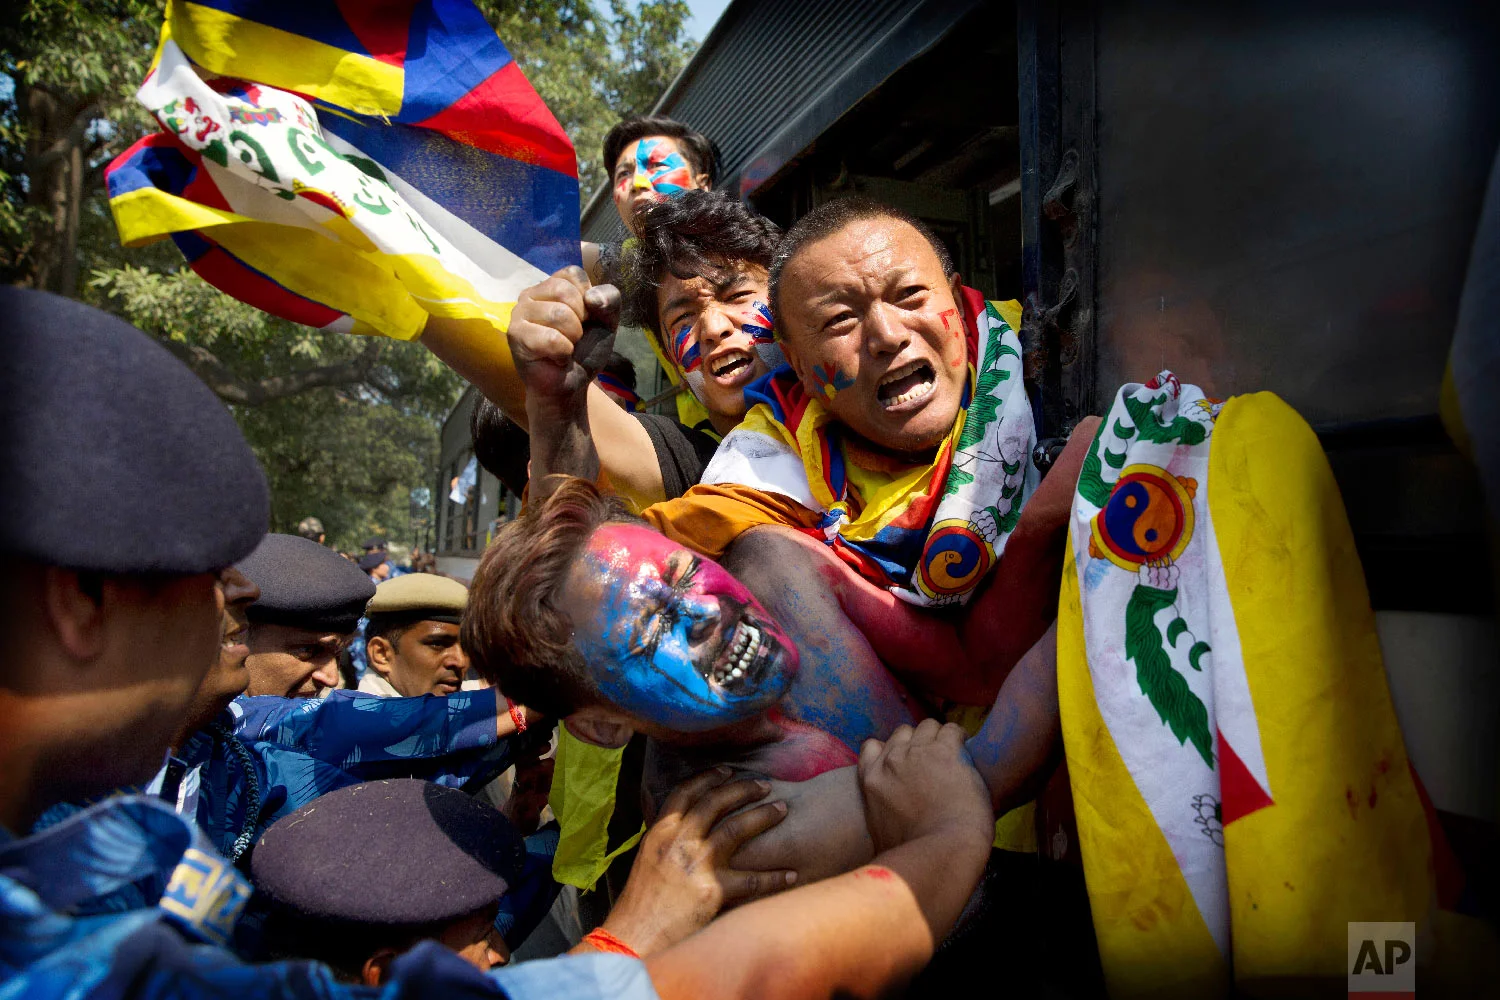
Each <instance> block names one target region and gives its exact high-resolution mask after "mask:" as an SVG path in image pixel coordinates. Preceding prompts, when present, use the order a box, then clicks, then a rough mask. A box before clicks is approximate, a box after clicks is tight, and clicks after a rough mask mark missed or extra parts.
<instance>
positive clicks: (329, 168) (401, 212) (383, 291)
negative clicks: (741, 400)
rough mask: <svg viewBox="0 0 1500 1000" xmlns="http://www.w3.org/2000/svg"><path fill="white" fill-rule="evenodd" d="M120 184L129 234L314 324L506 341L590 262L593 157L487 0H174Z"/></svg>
mask: <svg viewBox="0 0 1500 1000" xmlns="http://www.w3.org/2000/svg"><path fill="white" fill-rule="evenodd" d="M137 97H138V98H139V100H140V101H141V103H142V104H143V105H145V107H146V108H147V109H148V110H149V111H150V112H151V113H152V114H153V115H154V116H155V117H156V119H157V121H158V122H159V123H160V124H161V127H162V131H161V132H160V133H157V134H155V135H151V136H148V137H146V138H145V139H142V140H141V141H140V142H137V143H136V144H135V145H133V146H131V147H130V148H129V149H127V150H126V151H125V152H124V153H122V154H120V156H118V157H117V158H116V159H115V160H114V161H113V162H112V163H111V164H110V166H109V168H108V169H107V171H106V173H105V182H106V185H107V187H108V190H109V197H110V208H111V210H112V211H113V213H114V217H115V223H116V226H117V227H118V228H119V231H120V237H121V240H122V241H123V242H124V243H126V244H127V245H136V244H140V243H144V242H149V241H151V240H155V239H159V238H161V237H163V236H170V237H171V238H172V239H173V240H174V241H175V242H176V243H177V245H178V247H179V248H180V249H181V250H182V252H183V254H184V255H185V256H186V257H187V259H188V262H189V263H190V265H191V266H192V268H193V269H194V270H195V271H197V272H198V274H200V275H201V276H202V277H203V278H204V279H205V280H207V281H208V282H209V283H210V284H212V285H214V286H216V287H218V288H219V289H221V290H223V291H225V292H227V293H228V294H230V295H233V296H235V297H236V298H238V299H241V300H243V301H245V302H248V303H250V304H251V305H254V306H257V307H258V308H261V309H264V310H265V311H266V312H269V313H272V314H274V315H277V316H281V317H283V318H285V319H290V320H293V321H294V322H298V323H304V324H307V325H309V326H314V327H321V328H325V329H334V330H348V331H352V332H355V333H371V334H382V335H384V336H388V337H395V338H398V339H411V338H413V337H416V336H417V335H419V334H420V333H421V331H422V329H423V326H424V325H425V324H426V321H427V317H428V316H429V315H437V316H444V317H449V318H454V319H464V320H475V321H480V322H485V323H488V324H491V325H493V326H494V327H496V328H497V329H500V330H504V329H505V327H506V326H507V325H508V323H509V318H510V311H511V308H512V306H513V304H514V302H515V300H516V298H517V296H518V295H519V293H520V291H521V290H522V289H524V288H526V287H527V286H529V285H531V284H534V283H535V282H537V281H539V280H541V279H542V278H543V277H544V276H545V275H547V274H549V273H551V272H553V271H555V270H557V269H558V268H561V267H564V266H566V265H568V264H576V263H578V256H579V248H578V168H577V161H576V158H575V157H574V154H573V147H572V145H571V144H570V143H569V141H568V138H567V136H566V134H565V133H564V132H563V130H562V128H561V127H560V126H559V125H558V124H557V121H556V119H554V118H553V116H552V114H551V112H549V111H548V110H547V107H546V105H544V104H543V103H542V101H541V99H540V98H539V97H538V96H537V94H536V92H535V91H534V90H533V89H532V88H531V85H530V84H529V83H528V82H527V81H526V78H525V77H524V76H523V75H522V74H521V72H520V69H519V67H518V66H517V65H516V63H515V61H514V60H513V59H512V58H511V56H510V54H509V53H508V52H507V51H506V49H505V46H504V45H503V44H501V42H500V40H499V39H498V38H497V37H496V36H495V33H494V31H493V30H492V29H491V28H490V26H489V24H488V23H487V22H486V21H485V19H484V17H483V15H482V14H480V13H479V11H478V10H477V9H476V8H475V7H474V5H473V4H472V3H471V2H469V0H389V2H381V3H371V4H367V5H360V4H349V3H340V2H336V0H299V2H295V3H293V2H287V0H276V2H273V0H196V2H184V0H172V2H171V3H169V4H168V6H167V13H166V20H165V22H164V24H163V26H162V40H161V45H160V47H159V49H158V52H157V57H156V60H155V62H154V64H153V65H152V68H151V72H150V73H149V74H148V76H147V78H146V81H145V83H144V84H143V85H142V87H141V89H140V91H139V93H138V94H137Z"/></svg>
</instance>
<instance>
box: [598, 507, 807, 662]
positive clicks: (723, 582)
mask: <svg viewBox="0 0 1500 1000" xmlns="http://www.w3.org/2000/svg"><path fill="white" fill-rule="evenodd" d="M587 551H588V552H589V553H591V554H592V555H594V556H595V557H596V558H598V559H600V560H601V561H603V562H604V563H605V564H607V565H611V566H614V567H616V568H617V569H619V570H620V571H621V572H622V575H624V576H626V577H628V578H630V579H642V578H645V577H654V578H655V579H657V580H665V579H666V578H667V572H666V571H667V567H668V565H669V564H670V562H671V560H672V557H674V556H680V557H681V558H684V559H685V558H690V557H691V556H692V555H693V553H691V552H689V551H688V550H687V549H684V548H683V547H682V546H681V545H678V544H677V543H676V542H674V541H672V540H671V539H670V538H668V537H667V536H665V535H663V534H662V533H661V532H659V531H656V530H655V529H653V528H648V527H646V526H645V525H641V524H606V525H604V526H603V527H601V528H599V529H598V530H597V531H595V532H594V534H593V537H591V538H590V539H589V544H588V549H587ZM689 589H690V591H691V592H692V593H695V594H698V595H703V596H709V597H714V598H721V597H727V598H729V599H730V600H732V601H735V602H736V603H739V604H744V605H746V606H748V607H750V608H752V609H754V611H755V613H756V615H757V616H758V617H759V619H760V621H761V624H762V625H763V626H765V627H766V628H767V629H770V630H771V631H772V632H774V633H775V634H776V637H777V639H778V640H780V642H781V645H782V647H783V648H784V649H785V650H786V653H787V656H788V658H789V659H790V661H791V667H792V670H793V671H795V670H796V668H797V659H798V657H797V647H796V644H795V643H793V642H792V641H791V640H790V639H789V638H787V635H786V632H785V630H784V629H782V628H781V626H780V624H779V623H778V622H777V621H776V619H775V618H773V617H771V615H770V613H769V612H767V611H766V609H765V608H764V607H762V606H761V603H760V602H759V601H757V600H756V599H755V595H754V594H751V593H750V591H749V590H748V589H747V588H746V587H745V585H744V584H743V583H741V582H740V581H739V580H738V579H736V578H735V577H734V576H733V574H731V573H730V572H729V571H728V570H726V569H725V568H724V567H722V566H720V565H719V564H718V563H716V562H714V561H713V560H712V559H708V558H702V559H700V560H699V568H698V577H697V579H696V580H695V581H694V582H693V584H692V586H691V587H690V588H689Z"/></svg>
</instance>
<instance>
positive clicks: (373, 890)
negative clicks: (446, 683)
mask: <svg viewBox="0 0 1500 1000" xmlns="http://www.w3.org/2000/svg"><path fill="white" fill-rule="evenodd" d="M525 860H526V845H525V841H523V840H522V839H521V835H520V834H519V833H518V832H517V831H516V829H515V827H514V826H512V825H511V823H510V821H509V820H507V819H506V818H505V817H504V816H502V815H501V814H500V813H499V811H497V810H496V809H494V808H493V807H491V806H489V805H487V804H486V803H483V802H480V801H478V800H476V799H474V798H472V797H470V796H469V795H466V794H464V793H463V792H462V791H460V790H459V789H456V788H446V787H444V786H442V785H435V784H431V783H429V782H425V781H418V780H416V779H411V778H398V779H392V780H388V781H372V782H367V783H365V784H360V785H351V786H349V787H347V788H341V789H339V790H338V791H335V792H330V793H329V794H327V795H324V796H322V797H321V798H318V799H316V800H314V801H313V802H311V803H309V804H308V805H306V806H303V807H302V808H301V809H298V810H297V811H296V812H294V813H290V814H288V815H286V816H283V817H282V818H281V819H280V820H277V821H276V822H275V823H274V824H272V825H271V828H270V829H268V830H267V831H266V832H265V833H264V834H263V835H262V836H261V838H260V841H259V843H258V844H257V845H256V848H255V853H254V855H252V862H251V866H252V873H253V876H254V880H255V884H256V886H257V887H258V888H259V889H261V890H262V891H264V892H265V893H266V894H267V895H268V896H269V897H270V899H271V900H272V901H273V903H274V904H275V905H276V906H278V907H280V908H283V909H285V910H288V911H290V912H291V913H293V914H295V915H297V916H300V917H304V918H306V917H311V918H316V919H322V920H333V921H339V922H342V923H346V924H378V925H421V924H439V923H442V922H444V921H449V920H455V919H457V918H459V917H462V916H465V915H467V914H470V913H473V912H474V911H476V910H478V909H480V908H481V907H483V906H485V905H487V904H489V903H493V902H495V901H496V900H498V899H500V897H501V896H503V895H504V894H505V893H506V891H507V890H508V889H510V888H511V887H512V886H515V885H516V884H517V883H518V881H519V879H520V877H521V873H522V870H523V866H524V864H525Z"/></svg>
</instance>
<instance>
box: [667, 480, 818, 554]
mask: <svg viewBox="0 0 1500 1000" xmlns="http://www.w3.org/2000/svg"><path fill="white" fill-rule="evenodd" d="M641 516H642V517H644V518H645V519H646V522H647V523H648V524H650V525H651V527H653V528H655V529H656V530H657V531H660V532H661V533H662V534H664V535H666V536H667V537H668V538H670V539H672V540H673V541H675V542H678V543H679V544H681V545H685V546H687V547H688V548H690V549H692V550H693V551H694V552H697V553H700V554H701V555H705V556H708V557H709V558H710V559H722V558H723V556H724V553H725V552H727V551H729V546H730V545H732V544H734V540H735V539H736V538H738V537H740V535H741V534H743V533H744V532H746V531H749V530H750V529H751V528H753V527H755V526H757V525H761V524H784V525H787V526H789V527H793V528H813V527H817V524H818V515H817V514H816V513H814V512H813V511H810V510H808V509H807V508H806V507H803V506H802V505H801V504H799V503H797V502H796V501H795V500H792V499H789V498H787V497H784V496H780V495H779V494H776V493H762V492H761V491H760V490H756V489H751V488H750V487H748V486H734V485H728V484H726V485H723V486H701V485H700V486H694V487H693V488H691V489H689V490H688V491H687V492H686V493H684V494H683V495H682V496H680V497H678V498H677V499H675V500H667V501H666V502H664V503H658V504H652V505H651V506H650V507H647V508H646V509H645V510H644V511H642V512H641Z"/></svg>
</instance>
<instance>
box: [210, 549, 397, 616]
mask: <svg viewBox="0 0 1500 1000" xmlns="http://www.w3.org/2000/svg"><path fill="white" fill-rule="evenodd" d="M239 568H240V571H241V572H243V573H244V574H245V575H246V576H247V577H249V578H250V579H251V580H252V581H253V582H254V583H255V585H256V586H258V587H260V599H259V600H257V601H256V602H255V603H254V604H252V605H250V607H249V609H248V610H247V612H246V613H247V615H248V616H249V618H250V620H251V621H252V622H265V623H267V624H274V625H292V626H296V627H297V628H305V629H310V630H313V631H327V632H352V631H353V630H354V627H355V625H356V624H358V622H359V616H360V615H361V614H362V613H363V611H364V607H365V603H366V602H367V601H369V599H370V598H371V597H372V596H374V594H375V585H374V584H373V583H371V582H370V578H369V576H367V575H366V574H364V573H362V572H360V569H359V567H358V566H356V565H354V564H353V563H351V562H350V561H349V560H347V559H345V558H344V557H343V556H341V555H339V554H338V553H337V552H335V551H333V550H332V549H329V548H325V547H324V546H322V545H319V544H318V543H317V542H312V541H309V540H308V539H306V538H299V537H298V536H296V535H280V534H273V535H267V536H266V537H265V539H264V540H262V541H261V543H260V545H258V546H257V547H256V549H255V551H254V552H252V553H250V555H249V556H248V557H247V558H246V559H245V560H244V561H243V562H241V563H240V564H239Z"/></svg>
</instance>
